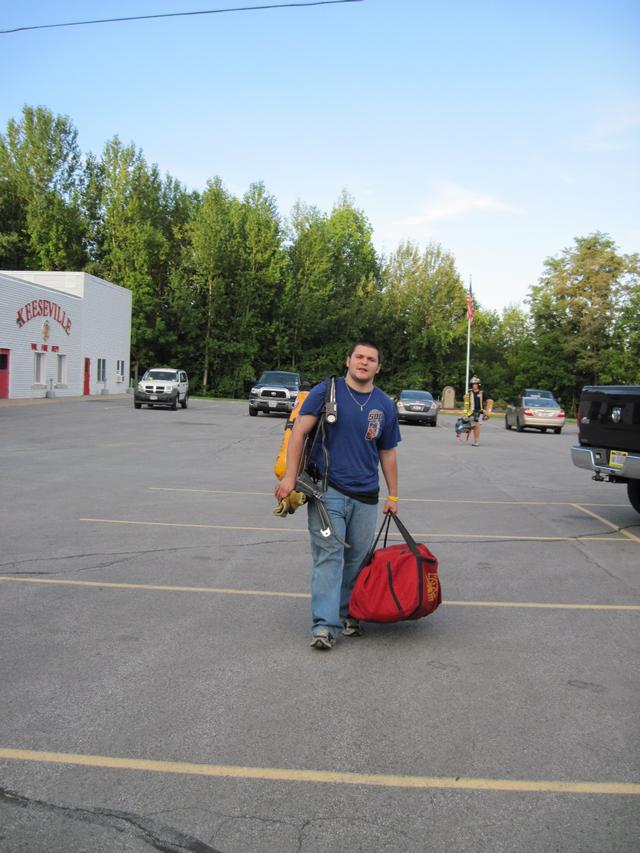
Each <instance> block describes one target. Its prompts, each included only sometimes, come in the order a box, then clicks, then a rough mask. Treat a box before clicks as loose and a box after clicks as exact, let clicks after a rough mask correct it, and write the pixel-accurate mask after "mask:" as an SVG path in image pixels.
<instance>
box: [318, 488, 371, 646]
mask: <svg viewBox="0 0 640 853" xmlns="http://www.w3.org/2000/svg"><path fill="white" fill-rule="evenodd" d="M325 507H326V510H327V513H328V514H329V518H330V519H331V526H332V528H333V529H334V530H335V531H336V533H337V534H338V535H339V536H340V538H341V539H343V540H345V541H346V542H348V543H349V545H350V546H351V547H350V548H345V547H344V546H343V545H341V544H340V542H338V540H337V539H336V537H335V536H333V535H332V536H329V537H327V538H326V539H325V538H324V537H323V536H322V535H321V534H320V527H321V523H320V517H319V515H318V510H317V509H316V505H315V501H313V500H312V501H309V510H308V525H309V533H310V535H311V556H312V558H313V572H312V575H311V618H312V620H313V625H312V628H311V633H312V634H314V633H317V631H318V629H320V628H326V629H327V630H328V631H329V632H330V633H331V634H333V636H334V637H335V636H337V635H338V634H339V632H340V629H341V627H342V620H343V619H345V618H346V616H347V615H348V613H349V598H350V596H351V590H352V589H353V585H354V583H355V582H356V578H357V577H358V572H359V570H360V568H361V567H362V563H363V561H364V559H365V557H366V556H367V554H368V552H369V549H370V548H371V546H372V545H373V540H374V538H375V533H376V519H377V517H378V507H377V504H365V503H362V501H357V500H355V498H348V497H347V496H346V495H343V494H342V493H341V492H339V491H337V490H336V489H333V488H331V486H329V487H328V489H327V492H326V494H325Z"/></svg>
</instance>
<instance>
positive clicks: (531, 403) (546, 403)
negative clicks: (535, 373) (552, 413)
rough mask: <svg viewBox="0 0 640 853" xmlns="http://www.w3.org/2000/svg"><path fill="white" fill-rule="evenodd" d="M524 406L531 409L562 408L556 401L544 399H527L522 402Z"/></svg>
mask: <svg viewBox="0 0 640 853" xmlns="http://www.w3.org/2000/svg"><path fill="white" fill-rule="evenodd" d="M522 403H523V405H524V406H527V407H528V408H529V409H559V408H560V406H559V405H558V404H557V403H556V401H555V400H548V399H545V398H542V397H525V398H524V399H523V401H522Z"/></svg>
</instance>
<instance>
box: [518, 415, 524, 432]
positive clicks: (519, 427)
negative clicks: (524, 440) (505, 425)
mask: <svg viewBox="0 0 640 853" xmlns="http://www.w3.org/2000/svg"><path fill="white" fill-rule="evenodd" d="M516 429H517V430H518V432H522V430H523V429H524V427H523V426H522V424H521V423H520V418H516Z"/></svg>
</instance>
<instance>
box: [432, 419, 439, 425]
mask: <svg viewBox="0 0 640 853" xmlns="http://www.w3.org/2000/svg"><path fill="white" fill-rule="evenodd" d="M431 426H432V427H435V426H438V420H437V419H436V420H435V421H431Z"/></svg>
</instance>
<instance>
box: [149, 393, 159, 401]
mask: <svg viewBox="0 0 640 853" xmlns="http://www.w3.org/2000/svg"><path fill="white" fill-rule="evenodd" d="M149 399H150V400H157V399H158V395H157V394H149Z"/></svg>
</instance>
